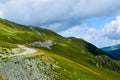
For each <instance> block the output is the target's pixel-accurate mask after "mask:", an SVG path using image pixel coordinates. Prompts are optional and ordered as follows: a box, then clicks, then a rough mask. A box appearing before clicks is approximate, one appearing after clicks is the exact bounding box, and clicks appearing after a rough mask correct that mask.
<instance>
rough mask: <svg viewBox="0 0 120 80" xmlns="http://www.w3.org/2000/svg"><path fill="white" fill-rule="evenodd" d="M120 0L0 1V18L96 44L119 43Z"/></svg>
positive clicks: (108, 44)
mask: <svg viewBox="0 0 120 80" xmlns="http://www.w3.org/2000/svg"><path fill="white" fill-rule="evenodd" d="M119 16H120V0H0V17H1V18H4V19H8V20H11V21H14V22H17V23H21V24H25V25H35V26H40V27H44V28H48V29H51V30H53V31H55V32H57V33H58V34H61V35H62V36H65V37H69V36H74V37H78V38H83V39H85V40H86V41H88V42H91V43H93V44H94V45H96V46H97V47H104V46H110V45H115V44H120V17H119Z"/></svg>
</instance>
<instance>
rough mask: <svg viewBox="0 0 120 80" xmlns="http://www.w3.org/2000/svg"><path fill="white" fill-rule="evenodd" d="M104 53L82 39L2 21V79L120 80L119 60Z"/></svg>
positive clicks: (0, 42) (0, 68)
mask: <svg viewBox="0 0 120 80" xmlns="http://www.w3.org/2000/svg"><path fill="white" fill-rule="evenodd" d="M119 47H120V46H119ZM119 47H112V48H110V49H107V50H108V51H110V50H118V49H120V48H119ZM102 50H104V49H102ZM102 50H100V49H98V48H97V47H96V46H94V45H93V44H91V43H89V42H86V41H85V40H83V39H79V38H75V37H63V36H61V35H59V34H57V33H55V32H53V31H51V30H48V29H44V28H40V27H36V26H26V25H21V24H17V23H14V22H11V21H8V20H5V19H0V80H120V61H117V60H115V59H114V58H112V57H111V56H109V55H108V54H107V53H106V52H104V51H102Z"/></svg>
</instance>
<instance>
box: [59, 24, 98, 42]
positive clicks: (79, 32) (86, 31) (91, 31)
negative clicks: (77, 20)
mask: <svg viewBox="0 0 120 80" xmlns="http://www.w3.org/2000/svg"><path fill="white" fill-rule="evenodd" d="M59 34H61V35H63V36H65V37H69V36H74V37H77V38H82V39H85V40H87V41H89V42H90V41H91V40H93V37H94V36H95V35H96V29H95V28H93V27H90V26H88V25H85V24H82V25H78V26H73V27H71V28H69V29H67V30H65V31H62V32H60V33H59Z"/></svg>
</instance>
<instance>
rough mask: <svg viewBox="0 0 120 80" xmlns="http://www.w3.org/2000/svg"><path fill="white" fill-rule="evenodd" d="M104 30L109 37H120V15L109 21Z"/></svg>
mask: <svg viewBox="0 0 120 80" xmlns="http://www.w3.org/2000/svg"><path fill="white" fill-rule="evenodd" d="M103 32H104V34H105V36H106V37H108V38H109V39H115V40H116V39H120V16H118V17H117V18H116V20H114V21H111V22H110V23H107V24H106V25H105V26H104V28H103Z"/></svg>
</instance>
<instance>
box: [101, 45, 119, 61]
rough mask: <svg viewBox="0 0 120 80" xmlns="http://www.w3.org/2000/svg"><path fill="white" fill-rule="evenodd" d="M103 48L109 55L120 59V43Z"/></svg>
mask: <svg viewBox="0 0 120 80" xmlns="http://www.w3.org/2000/svg"><path fill="white" fill-rule="evenodd" d="M101 50H103V51H105V52H106V53H107V54H108V55H110V56H111V57H113V58H114V59H116V60H120V44H118V45H113V46H109V47H103V48H101Z"/></svg>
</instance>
